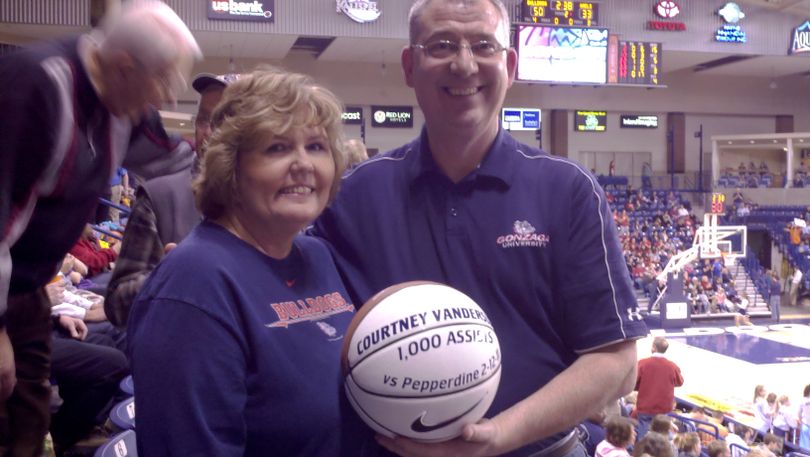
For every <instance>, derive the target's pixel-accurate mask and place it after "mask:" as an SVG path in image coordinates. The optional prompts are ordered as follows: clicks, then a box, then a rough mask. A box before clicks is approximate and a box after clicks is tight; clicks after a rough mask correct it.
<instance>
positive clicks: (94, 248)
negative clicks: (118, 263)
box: [70, 224, 121, 278]
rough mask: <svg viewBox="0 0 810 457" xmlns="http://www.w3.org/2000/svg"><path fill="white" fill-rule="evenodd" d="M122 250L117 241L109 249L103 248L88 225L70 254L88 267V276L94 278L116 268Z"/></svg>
mask: <svg viewBox="0 0 810 457" xmlns="http://www.w3.org/2000/svg"><path fill="white" fill-rule="evenodd" d="M120 250H121V245H120V243H118V242H115V241H113V242H111V243H110V247H108V248H103V247H101V245H100V244H99V239H98V238H96V235H95V233H93V227H92V226H91V225H90V224H86V225H85V226H84V231H83V232H82V235H81V237H80V238H79V240H78V241H76V244H74V245H73V247H72V248H70V254H71V255H73V256H74V257H76V258H77V259H79V260H81V261H82V263H84V264H85V265H87V269H88V274H87V276H88V277H90V278H92V277H94V276H97V275H99V274H100V273H102V272H104V271H108V270H109V269H110V268H111V267H114V266H115V260H116V259H117V258H118V252H119V251H120Z"/></svg>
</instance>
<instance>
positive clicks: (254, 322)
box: [129, 69, 373, 457]
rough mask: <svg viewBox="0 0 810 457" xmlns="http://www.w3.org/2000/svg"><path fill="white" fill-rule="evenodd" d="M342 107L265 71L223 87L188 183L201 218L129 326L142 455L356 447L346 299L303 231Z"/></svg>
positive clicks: (321, 199)
mask: <svg viewBox="0 0 810 457" xmlns="http://www.w3.org/2000/svg"><path fill="white" fill-rule="evenodd" d="M341 112H342V109H341V105H340V103H339V102H338V100H337V99H336V97H335V96H334V95H333V94H332V93H330V92H329V91H327V90H325V89H324V88H322V87H319V86H316V85H314V84H313V83H312V82H311V81H310V80H309V79H308V78H307V77H305V76H303V75H296V74H289V73H284V72H281V71H279V70H275V69H263V70H259V71H256V72H254V73H252V74H250V75H246V76H245V77H243V78H240V79H239V80H238V81H235V82H233V83H232V84H231V85H230V86H229V87H228V88H227V89H226V90H225V92H224V95H223V99H222V101H221V102H220V104H219V106H218V107H217V109H216V110H215V112H214V115H213V119H212V127H213V129H214V131H213V134H212V136H211V138H210V140H209V143H208V144H207V146H206V151H205V155H204V162H203V168H202V171H201V173H200V176H199V177H198V178H197V181H196V182H195V183H194V190H195V198H196V200H197V206H198V207H199V209H200V211H201V213H202V214H203V215H204V220H203V222H201V223H200V224H199V225H198V226H197V227H196V228H195V229H194V230H193V231H192V232H191V234H190V235H189V236H188V237H187V238H186V239H185V240H184V241H183V242H182V243H180V245H179V246H178V247H176V248H175V249H174V250H173V251H172V252H171V253H170V254H169V255H167V256H166V257H165V258H164V259H163V261H162V262H161V263H160V265H159V266H158V267H157V269H156V270H155V271H154V272H153V273H152V274H151V276H150V278H149V280H148V282H147V283H146V284H145V286H144V287H143V289H142V290H141V292H140V294H139V295H138V297H137V299H136V301H135V303H134V305H133V312H132V316H131V318H130V321H129V328H130V329H131V330H130V334H131V338H132V344H131V348H130V352H131V357H132V363H133V374H134V380H135V390H136V392H137V395H136V402H137V407H138V416H137V420H138V434H137V435H138V442H139V451H141V452H142V453H143V454H144V455H148V456H160V455H211V456H214V455H215V456H219V457H222V456H267V455H296V456H299V455H340V454H342V455H361V454H362V452H361V451H360V450H359V449H358V447H359V446H361V445H363V444H364V437H365V436H369V437H370V435H366V434H365V433H366V432H365V431H364V430H363V429H362V428H360V429H359V430H351V427H352V426H353V424H355V423H356V422H355V418H354V416H352V415H351V414H350V413H351V411H349V410H347V409H346V408H347V405H348V404H347V403H345V402H344V400H343V396H342V388H341V385H342V380H341V376H340V369H339V365H340V350H341V344H342V338H343V336H344V333H345V331H346V328H347V326H348V324H349V322H350V320H351V318H352V316H353V314H354V305H353V304H352V303H350V302H349V298H348V294H347V293H346V291H345V289H344V287H343V284H342V283H341V281H340V278H339V276H338V273H337V271H336V269H335V266H334V264H333V262H332V259H331V258H330V256H329V252H328V250H327V248H326V247H325V246H324V245H323V244H322V243H321V242H320V241H318V240H316V239H313V238H305V237H302V236H300V232H301V230H302V229H303V228H304V227H305V226H306V225H307V224H308V223H309V222H311V221H312V220H313V219H315V218H316V217H317V216H318V215H319V214H320V213H321V211H322V210H323V209H324V207H325V206H326V204H327V202H328V201H330V199H331V198H332V197H333V196H334V194H335V192H336V190H337V187H338V177H339V176H340V174H341V172H342V170H343V168H344V160H345V159H344V155H343V150H342V146H341V141H342V138H341V133H340V132H341V126H340V115H341ZM345 436H349V437H350V440H346V441H344V440H342V437H345ZM372 439H373V438H372ZM349 446H354V447H349Z"/></svg>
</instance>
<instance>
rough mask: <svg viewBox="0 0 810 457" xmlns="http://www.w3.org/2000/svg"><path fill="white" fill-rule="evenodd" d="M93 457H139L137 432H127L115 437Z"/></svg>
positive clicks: (103, 445)
mask: <svg viewBox="0 0 810 457" xmlns="http://www.w3.org/2000/svg"><path fill="white" fill-rule="evenodd" d="M93 457H138V447H137V445H136V442H135V432H134V431H132V430H127V431H125V432H122V433H119V434H117V435H115V436H113V437H112V438H110V440H109V441H107V442H106V443H104V444H102V445H101V447H99V448H98V449H97V450H96V453H95V454H93Z"/></svg>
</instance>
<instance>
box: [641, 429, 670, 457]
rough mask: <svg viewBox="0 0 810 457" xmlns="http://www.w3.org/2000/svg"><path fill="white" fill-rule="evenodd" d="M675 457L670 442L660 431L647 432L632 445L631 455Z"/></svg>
mask: <svg viewBox="0 0 810 457" xmlns="http://www.w3.org/2000/svg"><path fill="white" fill-rule="evenodd" d="M642 456H650V457H675V456H676V454H674V453H673V452H672V444H671V442H670V441H669V439H667V438H666V437H664V436H663V435H661V434H660V433H647V434H646V435H644V437H643V438H641V439H640V440H639V441H638V442H637V443H636V445H635V446H634V447H633V457H642Z"/></svg>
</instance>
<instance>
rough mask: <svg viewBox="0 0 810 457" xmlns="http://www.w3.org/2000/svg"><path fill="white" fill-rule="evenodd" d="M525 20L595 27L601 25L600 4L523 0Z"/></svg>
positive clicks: (544, 23)
mask: <svg viewBox="0 0 810 457" xmlns="http://www.w3.org/2000/svg"><path fill="white" fill-rule="evenodd" d="M520 12H521V18H522V21H523V22H528V23H533V24H542V25H563V26H579V27H595V26H597V25H599V4H598V3H594V2H576V1H557V0H521V3H520Z"/></svg>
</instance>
